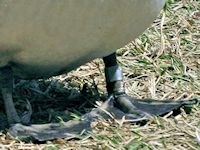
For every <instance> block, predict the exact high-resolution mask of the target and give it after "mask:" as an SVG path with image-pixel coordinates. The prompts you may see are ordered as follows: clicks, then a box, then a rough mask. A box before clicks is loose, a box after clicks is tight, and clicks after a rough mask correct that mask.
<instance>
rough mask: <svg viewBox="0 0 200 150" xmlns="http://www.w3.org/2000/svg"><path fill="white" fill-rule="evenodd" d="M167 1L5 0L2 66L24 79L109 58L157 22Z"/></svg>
mask: <svg viewBox="0 0 200 150" xmlns="http://www.w3.org/2000/svg"><path fill="white" fill-rule="evenodd" d="M163 5H164V0H1V1H0V35H1V36H0V68H1V67H4V66H10V67H11V68H12V70H13V72H14V75H15V76H18V77H20V78H24V79H32V78H35V79H36V78H46V77H50V76H52V75H58V74H61V73H64V72H68V71H71V70H72V69H74V68H76V67H78V66H80V65H82V64H84V63H87V62H89V61H91V60H93V59H95V58H98V57H103V56H107V55H109V54H111V53H113V52H114V51H115V50H116V49H118V48H120V47H122V46H123V45H125V44H127V43H128V42H129V41H131V40H133V39H134V38H136V37H137V36H138V35H139V34H141V33H142V32H143V31H144V30H145V29H146V28H147V27H148V26H149V25H150V23H152V21H153V20H154V18H155V17H156V16H157V14H158V13H159V11H160V10H161V8H162V7H163Z"/></svg>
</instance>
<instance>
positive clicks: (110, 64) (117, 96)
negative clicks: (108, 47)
mask: <svg viewBox="0 0 200 150" xmlns="http://www.w3.org/2000/svg"><path fill="white" fill-rule="evenodd" d="M103 61H104V64H105V77H106V87H107V92H108V96H113V98H114V102H115V106H117V107H118V108H120V109H121V110H122V111H124V112H125V113H134V114H143V113H142V112H141V111H139V110H138V109H136V107H135V106H134V105H133V103H132V102H131V100H130V97H129V96H128V95H127V94H126V93H125V87H124V82H123V74H122V70H121V68H120V66H119V65H118V63H117V59H116V53H113V54H111V55H109V56H106V57H104V58H103Z"/></svg>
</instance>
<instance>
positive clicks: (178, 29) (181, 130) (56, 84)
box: [0, 0, 200, 150]
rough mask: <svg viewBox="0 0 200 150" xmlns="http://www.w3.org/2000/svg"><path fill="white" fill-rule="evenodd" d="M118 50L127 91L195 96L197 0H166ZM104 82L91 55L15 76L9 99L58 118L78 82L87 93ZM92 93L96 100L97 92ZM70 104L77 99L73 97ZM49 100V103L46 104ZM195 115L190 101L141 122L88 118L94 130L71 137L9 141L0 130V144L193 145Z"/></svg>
mask: <svg viewBox="0 0 200 150" xmlns="http://www.w3.org/2000/svg"><path fill="white" fill-rule="evenodd" d="M118 56H119V62H120V64H121V65H122V67H123V71H124V75H125V78H124V80H125V84H126V91H127V93H128V94H129V95H131V96H134V97H137V98H141V99H142V98H147V97H148V98H154V99H158V100H164V99H174V100H179V99H190V98H198V99H200V1H199V0H169V1H168V3H167V5H166V7H165V9H164V11H163V12H162V13H161V14H160V16H159V17H158V18H157V19H156V20H155V22H154V24H153V25H152V26H151V27H150V28H149V29H147V30H146V31H145V33H144V34H143V35H141V36H140V37H139V38H138V39H136V40H135V41H133V42H131V43H129V44H128V45H127V46H125V47H124V48H122V49H120V50H118ZM88 70H90V71H88ZM104 82H105V81H104V77H103V63H102V61H101V60H99V59H97V60H94V61H93V62H91V63H88V64H86V65H84V66H81V67H80V68H78V69H77V70H75V71H73V72H71V73H69V74H67V75H64V76H59V77H56V78H52V79H50V80H47V81H39V82H35V81H31V82H22V81H21V82H19V83H18V85H17V87H18V88H16V91H15V93H17V94H15V99H22V100H21V101H20V100H18V101H17V104H18V108H20V110H23V109H25V102H26V101H25V100H26V99H28V100H29V101H30V102H31V104H32V105H33V106H32V107H33V108H36V107H38V106H40V105H43V107H42V109H46V110H47V111H46V112H45V113H44V114H42V117H40V116H38V115H41V114H36V115H35V116H33V117H35V118H37V119H38V118H40V119H41V120H40V119H39V122H43V121H44V122H45V121H49V120H51V119H49V116H53V117H54V118H55V119H54V120H53V119H52V120H51V121H61V120H66V119H69V117H66V116H64V115H63V114H62V112H61V110H63V109H64V108H65V109H66V107H68V105H69V103H68V105H65V104H63V103H65V99H66V97H71V98H72V97H73V98H72V99H77V98H78V97H77V96H76V95H77V94H79V91H78V89H80V87H82V86H83V85H84V83H88V84H89V85H90V86H91V87H93V88H92V89H89V92H88V93H89V94H90V95H91V97H93V96H94V94H96V86H95V85H98V91H99V93H100V94H103V93H105V85H104ZM94 83H95V84H94ZM49 84H50V85H49ZM47 85H48V86H47ZM38 86H40V88H38ZM17 89H19V90H17ZM41 91H43V92H41ZM44 91H46V92H44ZM66 91H68V93H67V94H66V93H65V92H66ZM69 92H73V94H70V93H69ZM20 94H21V95H22V96H19V95H20ZM17 95H18V96H17ZM64 96H66V97H64ZM19 97H20V98H19ZM87 98H88V97H87ZM54 99H56V100H57V101H56V102H55V100H54ZM82 99H83V98H82ZM88 99H91V98H90V97H89V98H88ZM96 99H98V100H99V98H98V97H97V98H96ZM24 101H25V102H24ZM75 104H76V105H80V104H77V102H75ZM93 104H94V102H91V101H89V102H87V103H83V105H82V106H85V107H81V108H80V109H79V111H77V110H76V109H74V108H73V106H74V105H72V106H71V107H70V109H68V111H69V112H73V114H72V113H70V116H73V117H78V115H81V114H82V113H84V112H86V111H88V109H90V108H91V106H92V105H93ZM61 105H62V107H64V108H61ZM63 105H64V106H63ZM22 106H24V107H22ZM50 106H53V107H51V109H49V108H48V107H50ZM38 111H39V110H38ZM50 113H51V114H52V115H49V114H50ZM199 116H200V107H199V105H196V106H193V107H192V110H191V112H190V113H189V114H188V113H186V111H185V110H184V109H181V113H180V114H179V115H177V116H171V113H169V114H168V115H166V116H164V117H155V118H152V119H151V120H150V121H149V122H148V123H147V124H145V125H143V126H139V125H136V124H132V123H123V122H121V123H117V122H115V121H112V120H111V121H97V122H95V123H93V129H94V130H93V131H92V132H91V133H90V134H88V135H77V137H76V138H75V139H71V140H64V139H58V140H55V141H48V142H46V143H43V144H33V143H24V142H21V141H13V140H11V139H9V138H8V136H6V135H5V134H4V131H2V133H0V149H47V150H57V149H130V150H136V149H147V150H148V149H152V150H153V149H159V150H160V149H163V150H175V149H177V150H188V149H194V150H199V149H200V120H199ZM65 117H66V118H65ZM44 118H46V120H45V119H44ZM2 120H3V119H0V121H2ZM33 120H34V119H33ZM4 121H5V120H4Z"/></svg>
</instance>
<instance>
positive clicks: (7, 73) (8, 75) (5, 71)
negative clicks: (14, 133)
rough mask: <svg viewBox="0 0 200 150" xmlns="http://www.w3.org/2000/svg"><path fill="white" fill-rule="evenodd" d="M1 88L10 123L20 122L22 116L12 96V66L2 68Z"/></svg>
mask: <svg viewBox="0 0 200 150" xmlns="http://www.w3.org/2000/svg"><path fill="white" fill-rule="evenodd" d="M0 90H1V93H2V97H3V100H4V105H5V111H6V115H7V119H8V123H9V125H12V124H15V123H19V122H20V118H19V116H18V114H17V112H16V109H15V106H14V103H13V97H12V91H13V73H12V69H11V68H10V67H3V68H0Z"/></svg>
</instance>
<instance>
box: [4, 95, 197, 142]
mask: <svg viewBox="0 0 200 150" xmlns="http://www.w3.org/2000/svg"><path fill="white" fill-rule="evenodd" d="M196 103H197V100H196V99H194V100H187V101H186V100H183V101H176V102H172V101H164V102H160V101H155V100H137V99H133V98H131V97H129V96H127V95H120V96H118V97H113V96H110V97H109V98H108V99H107V100H106V101H105V102H104V103H103V104H102V105H101V106H99V107H97V108H95V109H94V110H92V111H91V112H89V113H87V114H85V115H84V116H82V119H81V120H79V121H77V120H70V121H68V122H62V123H51V124H37V125H30V126H25V125H22V124H15V125H14V126H12V127H11V128H10V129H9V132H8V133H9V134H10V135H11V136H12V137H14V138H16V137H17V138H20V139H22V140H27V139H31V140H36V141H46V140H53V139H57V138H65V139H71V138H76V137H77V135H80V134H85V133H88V131H91V130H92V128H91V123H92V122H93V121H95V120H97V119H104V120H108V119H112V120H115V121H117V122H119V121H120V120H122V119H125V120H124V121H128V122H141V121H147V120H148V118H149V116H155V115H156V116H157V115H162V114H165V113H168V112H170V111H172V110H174V109H178V108H179V107H181V106H183V105H188V104H196ZM115 106H117V107H115Z"/></svg>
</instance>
